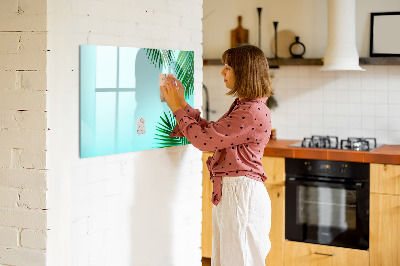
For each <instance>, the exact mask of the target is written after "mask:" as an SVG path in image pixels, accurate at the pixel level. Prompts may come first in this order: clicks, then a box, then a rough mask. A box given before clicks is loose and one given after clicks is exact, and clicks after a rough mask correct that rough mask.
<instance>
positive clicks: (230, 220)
mask: <svg viewBox="0 0 400 266" xmlns="http://www.w3.org/2000/svg"><path fill="white" fill-rule="evenodd" d="M212 223H213V237H212V258H211V265H212V266H262V265H265V257H266V256H267V254H268V252H269V250H270V249H271V242H270V240H269V231H270V228H271V201H270V198H269V195H268V192H267V189H266V188H265V186H264V184H263V183H262V182H260V181H256V180H254V179H250V178H248V177H245V176H239V177H223V178H222V197H221V201H220V202H219V204H218V205H217V206H215V205H214V206H213V210H212Z"/></svg>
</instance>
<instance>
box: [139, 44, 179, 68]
mask: <svg viewBox="0 0 400 266" xmlns="http://www.w3.org/2000/svg"><path fill="white" fill-rule="evenodd" d="M145 50H146V55H147V58H148V59H149V60H150V62H151V63H152V64H153V65H154V66H155V67H158V68H160V69H161V68H162V67H168V66H169V65H170V64H171V62H173V60H174V54H173V51H171V50H163V49H145Z"/></svg>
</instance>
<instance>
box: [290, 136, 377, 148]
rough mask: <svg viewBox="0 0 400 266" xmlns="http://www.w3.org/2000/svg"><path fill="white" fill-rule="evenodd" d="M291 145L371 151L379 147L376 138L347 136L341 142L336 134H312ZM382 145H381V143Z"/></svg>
mask: <svg viewBox="0 0 400 266" xmlns="http://www.w3.org/2000/svg"><path fill="white" fill-rule="evenodd" d="M289 146H291V147H302V148H320V149H338V150H353V151H371V150H373V149H376V148H377V147H378V145H377V143H376V138H347V139H342V140H340V142H339V138H338V137H336V136H317V135H314V136H311V137H310V138H304V139H303V141H302V142H298V143H294V144H291V145H289ZM379 146H381V145H379Z"/></svg>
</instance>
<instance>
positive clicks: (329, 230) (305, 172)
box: [285, 158, 369, 250]
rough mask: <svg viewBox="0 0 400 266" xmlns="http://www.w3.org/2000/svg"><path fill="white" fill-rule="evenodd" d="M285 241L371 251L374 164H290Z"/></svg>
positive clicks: (293, 161)
mask: <svg viewBox="0 0 400 266" xmlns="http://www.w3.org/2000/svg"><path fill="white" fill-rule="evenodd" d="M285 169H286V203H285V208H286V209H285V215H286V218H285V235H286V239H288V240H292V241H301V242H308V243H316V244H321V245H331V246H338V247H347V248H355V249H363V250H367V249H368V246H369V164H367V163H355V162H340V161H322V160H306V159H289V158H288V159H286V161H285Z"/></svg>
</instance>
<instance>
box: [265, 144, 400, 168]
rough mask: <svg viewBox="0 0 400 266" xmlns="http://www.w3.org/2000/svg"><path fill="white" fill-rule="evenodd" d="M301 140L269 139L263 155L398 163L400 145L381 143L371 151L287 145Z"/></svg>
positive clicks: (399, 161) (399, 159)
mask: <svg viewBox="0 0 400 266" xmlns="http://www.w3.org/2000/svg"><path fill="white" fill-rule="evenodd" d="M300 141H301V140H270V141H269V142H268V145H267V147H266V148H265V150H264V156H276V157H286V158H299V159H314V160H332V161H347V162H364V163H387V164H400V145H383V146H381V147H379V148H377V149H375V150H372V151H368V152H367V151H350V150H330V149H313V148H307V149H306V148H298V147H289V145H290V144H294V143H297V142H300Z"/></svg>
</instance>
